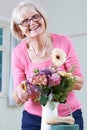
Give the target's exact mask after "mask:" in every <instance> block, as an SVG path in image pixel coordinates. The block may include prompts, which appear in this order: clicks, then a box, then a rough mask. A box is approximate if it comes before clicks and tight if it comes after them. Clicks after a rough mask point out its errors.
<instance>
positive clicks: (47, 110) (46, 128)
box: [41, 102, 59, 130]
mask: <svg viewBox="0 0 87 130" xmlns="http://www.w3.org/2000/svg"><path fill="white" fill-rule="evenodd" d="M58 104H59V103H58V102H54V105H55V107H54V109H52V108H51V107H50V105H51V104H50V102H47V104H46V105H45V106H42V120H41V130H50V127H51V125H49V124H47V122H46V120H47V119H48V118H50V117H52V116H57V115H58V109H57V108H58Z"/></svg>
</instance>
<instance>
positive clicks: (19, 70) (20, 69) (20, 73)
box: [12, 49, 28, 104]
mask: <svg viewBox="0 0 87 130" xmlns="http://www.w3.org/2000/svg"><path fill="white" fill-rule="evenodd" d="M12 73H13V83H14V89H13V98H14V101H15V102H16V103H17V104H22V103H23V102H25V101H26V100H28V94H27V93H26V92H25V91H24V89H23V81H25V80H26V75H25V71H24V65H23V63H22V61H21V55H18V53H17V50H15V49H14V50H13V52H12Z"/></svg>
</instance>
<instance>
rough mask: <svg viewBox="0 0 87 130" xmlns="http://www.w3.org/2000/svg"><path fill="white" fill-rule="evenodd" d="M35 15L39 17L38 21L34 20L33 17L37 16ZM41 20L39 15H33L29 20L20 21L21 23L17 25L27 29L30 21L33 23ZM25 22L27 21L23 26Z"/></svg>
mask: <svg viewBox="0 0 87 130" xmlns="http://www.w3.org/2000/svg"><path fill="white" fill-rule="evenodd" d="M37 15H38V16H39V17H38V19H34V17H35V16H37ZM41 18H42V16H41V15H40V14H35V15H33V16H32V17H31V18H26V19H24V20H22V21H21V22H20V23H19V24H17V25H21V26H22V27H27V26H29V25H30V22H31V20H32V21H33V22H37V21H39V20H40V19H41ZM26 20H27V24H26V25H23V23H24V22H25V21H26Z"/></svg>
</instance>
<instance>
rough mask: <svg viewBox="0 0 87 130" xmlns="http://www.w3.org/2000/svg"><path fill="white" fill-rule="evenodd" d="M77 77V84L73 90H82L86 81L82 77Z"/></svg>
mask: <svg viewBox="0 0 87 130" xmlns="http://www.w3.org/2000/svg"><path fill="white" fill-rule="evenodd" d="M75 77H76V83H75V85H74V87H73V90H80V89H81V88H82V87H83V83H84V79H83V78H82V77H80V76H75Z"/></svg>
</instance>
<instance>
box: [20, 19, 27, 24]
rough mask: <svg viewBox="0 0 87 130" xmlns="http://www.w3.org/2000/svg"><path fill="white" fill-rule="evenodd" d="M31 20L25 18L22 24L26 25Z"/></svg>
mask: <svg viewBox="0 0 87 130" xmlns="http://www.w3.org/2000/svg"><path fill="white" fill-rule="evenodd" d="M28 22H29V19H25V20H23V21H22V22H21V25H26V24H27V23H28Z"/></svg>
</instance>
